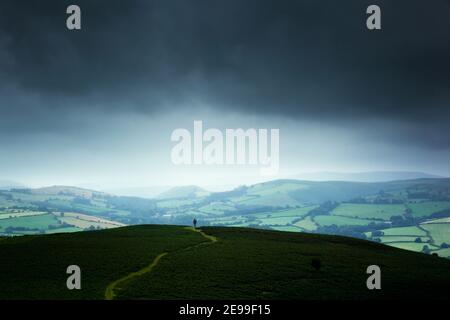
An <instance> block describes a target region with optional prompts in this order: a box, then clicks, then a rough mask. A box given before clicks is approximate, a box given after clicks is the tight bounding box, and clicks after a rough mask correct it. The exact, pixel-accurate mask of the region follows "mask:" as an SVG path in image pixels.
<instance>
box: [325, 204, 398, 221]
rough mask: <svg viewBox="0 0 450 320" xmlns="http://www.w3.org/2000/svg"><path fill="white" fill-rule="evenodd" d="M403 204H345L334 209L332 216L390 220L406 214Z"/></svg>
mask: <svg viewBox="0 0 450 320" xmlns="http://www.w3.org/2000/svg"><path fill="white" fill-rule="evenodd" d="M405 209H406V208H405V206H404V205H402V204H355V203H343V204H340V205H339V206H338V207H337V208H336V209H334V210H333V211H332V212H331V214H333V215H338V216H346V217H355V218H362V219H382V220H389V219H390V218H391V217H392V216H395V215H402V214H404V213H405Z"/></svg>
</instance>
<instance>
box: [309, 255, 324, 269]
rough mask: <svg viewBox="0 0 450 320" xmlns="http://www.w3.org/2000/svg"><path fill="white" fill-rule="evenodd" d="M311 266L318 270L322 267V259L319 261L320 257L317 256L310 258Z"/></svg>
mask: <svg viewBox="0 0 450 320" xmlns="http://www.w3.org/2000/svg"><path fill="white" fill-rule="evenodd" d="M311 266H312V267H313V268H314V269H315V270H316V271H319V270H320V268H321V267H322V261H320V259H318V258H314V259H312V260H311Z"/></svg>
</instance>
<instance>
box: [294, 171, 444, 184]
mask: <svg viewBox="0 0 450 320" xmlns="http://www.w3.org/2000/svg"><path fill="white" fill-rule="evenodd" d="M291 178H293V179H300V180H310V181H356V182H386V181H395V180H413V179H424V178H443V177H442V176H437V175H433V174H428V173H424V172H414V171H368V172H327V171H323V172H312V173H301V174H298V175H295V176H293V177H291Z"/></svg>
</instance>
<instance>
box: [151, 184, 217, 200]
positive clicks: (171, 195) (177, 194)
mask: <svg viewBox="0 0 450 320" xmlns="http://www.w3.org/2000/svg"><path fill="white" fill-rule="evenodd" d="M208 194H209V192H208V191H206V190H205V189H202V188H200V187H198V186H182V187H174V188H172V189H170V190H167V191H165V192H163V193H161V194H159V195H158V197H157V198H158V199H176V198H177V199H181V198H196V197H201V196H206V195H208Z"/></svg>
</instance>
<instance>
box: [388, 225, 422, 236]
mask: <svg viewBox="0 0 450 320" xmlns="http://www.w3.org/2000/svg"><path fill="white" fill-rule="evenodd" d="M381 231H382V232H383V233H384V235H385V236H413V237H425V236H427V233H426V232H425V231H424V230H422V229H420V228H419V227H416V226H412V227H399V228H390V229H383V230H381Z"/></svg>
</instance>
